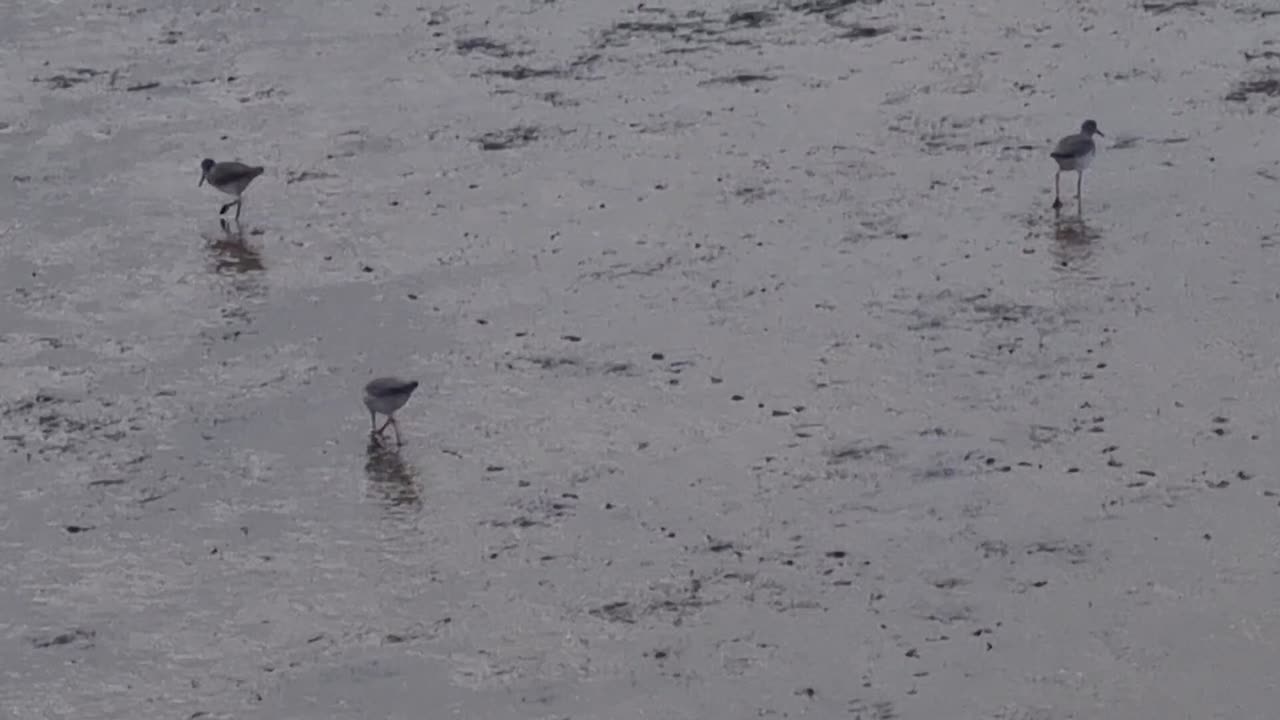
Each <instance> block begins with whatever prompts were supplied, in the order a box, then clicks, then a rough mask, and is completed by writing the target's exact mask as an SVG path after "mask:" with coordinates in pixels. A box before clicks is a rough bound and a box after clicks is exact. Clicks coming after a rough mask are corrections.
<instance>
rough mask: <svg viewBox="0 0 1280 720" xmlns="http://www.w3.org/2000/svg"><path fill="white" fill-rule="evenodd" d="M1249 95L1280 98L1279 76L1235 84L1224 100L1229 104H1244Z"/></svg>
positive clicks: (1269, 76)
mask: <svg viewBox="0 0 1280 720" xmlns="http://www.w3.org/2000/svg"><path fill="white" fill-rule="evenodd" d="M1250 95H1265V96H1266V97H1278V96H1280V74H1275V75H1268V76H1267V77H1260V78H1254V79H1253V80H1242V81H1240V82H1238V83H1236V84H1235V87H1233V88H1232V89H1231V92H1229V93H1227V95H1226V98H1225V99H1226V100H1228V101H1230V102H1244V101H1246V100H1248V99H1249V96H1250Z"/></svg>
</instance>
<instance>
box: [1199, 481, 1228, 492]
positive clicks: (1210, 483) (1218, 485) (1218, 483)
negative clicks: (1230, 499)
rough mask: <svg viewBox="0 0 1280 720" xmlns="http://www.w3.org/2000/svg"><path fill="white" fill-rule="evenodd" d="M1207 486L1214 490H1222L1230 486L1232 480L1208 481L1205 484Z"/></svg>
mask: <svg viewBox="0 0 1280 720" xmlns="http://www.w3.org/2000/svg"><path fill="white" fill-rule="evenodd" d="M1205 484H1206V485H1208V486H1209V487H1211V488H1213V489H1214V490H1221V489H1222V488H1224V487H1228V486H1230V485H1231V481H1230V480H1217V481H1214V480H1208V481H1206V482H1205Z"/></svg>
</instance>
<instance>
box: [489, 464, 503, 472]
mask: <svg viewBox="0 0 1280 720" xmlns="http://www.w3.org/2000/svg"><path fill="white" fill-rule="evenodd" d="M505 469H506V468H504V467H502V466H501V465H489V466H487V467H486V468H485V469H484V471H485V472H502V471H503V470H505Z"/></svg>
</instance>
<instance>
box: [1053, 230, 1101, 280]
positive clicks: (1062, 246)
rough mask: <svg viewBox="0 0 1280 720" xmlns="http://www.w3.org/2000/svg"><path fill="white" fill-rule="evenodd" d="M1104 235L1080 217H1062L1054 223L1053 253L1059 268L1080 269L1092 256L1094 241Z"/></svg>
mask: <svg viewBox="0 0 1280 720" xmlns="http://www.w3.org/2000/svg"><path fill="white" fill-rule="evenodd" d="M1101 237H1102V235H1101V234H1100V233H1098V232H1097V231H1096V230H1094V229H1093V228H1090V227H1089V226H1088V225H1086V224H1085V222H1084V220H1082V219H1079V218H1073V219H1065V220H1064V219H1061V218H1059V219H1058V220H1056V221H1055V222H1054V224H1053V248H1052V250H1051V252H1052V253H1053V257H1054V259H1055V260H1056V261H1057V266H1058V267H1059V268H1067V269H1077V270H1078V269H1080V268H1081V267H1082V266H1084V265H1085V264H1086V263H1087V262H1088V261H1089V260H1090V259H1091V258H1092V257H1093V251H1094V248H1095V247H1096V245H1095V243H1094V241H1095V240H1097V239H1099V238H1101Z"/></svg>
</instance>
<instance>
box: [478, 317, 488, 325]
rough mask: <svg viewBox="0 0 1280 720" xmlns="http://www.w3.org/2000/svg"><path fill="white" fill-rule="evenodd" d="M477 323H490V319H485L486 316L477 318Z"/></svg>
mask: <svg viewBox="0 0 1280 720" xmlns="http://www.w3.org/2000/svg"><path fill="white" fill-rule="evenodd" d="M476 324H477V325H488V324H489V321H488V320H485V319H484V318H476Z"/></svg>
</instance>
